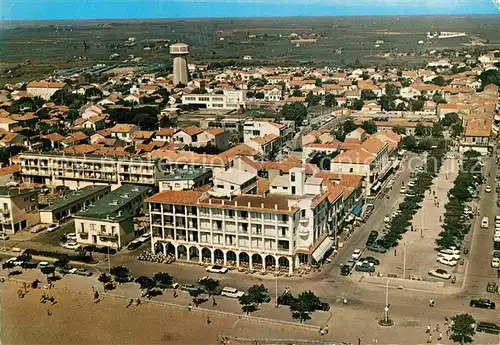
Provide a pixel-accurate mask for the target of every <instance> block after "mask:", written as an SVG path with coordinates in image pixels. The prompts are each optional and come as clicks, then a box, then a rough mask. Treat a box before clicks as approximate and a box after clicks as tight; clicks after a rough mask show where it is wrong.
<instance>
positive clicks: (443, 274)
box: [429, 268, 451, 279]
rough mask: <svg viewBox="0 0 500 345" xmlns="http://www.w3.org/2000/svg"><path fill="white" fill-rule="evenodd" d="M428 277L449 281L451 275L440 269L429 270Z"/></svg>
mask: <svg viewBox="0 0 500 345" xmlns="http://www.w3.org/2000/svg"><path fill="white" fill-rule="evenodd" d="M429 275H430V276H432V277H436V278H441V279H450V278H451V274H450V273H448V271H445V270H443V269H441V268H437V269H434V270H430V271H429Z"/></svg>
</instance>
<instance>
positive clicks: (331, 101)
mask: <svg viewBox="0 0 500 345" xmlns="http://www.w3.org/2000/svg"><path fill="white" fill-rule="evenodd" d="M337 104H338V103H337V99H336V98H335V95H332V94H330V93H329V94H327V95H326V96H325V106H326V107H330V108H332V107H336V106H337Z"/></svg>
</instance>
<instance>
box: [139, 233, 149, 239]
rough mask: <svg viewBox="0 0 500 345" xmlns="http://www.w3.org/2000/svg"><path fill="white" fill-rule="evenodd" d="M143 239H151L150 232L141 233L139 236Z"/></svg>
mask: <svg viewBox="0 0 500 345" xmlns="http://www.w3.org/2000/svg"><path fill="white" fill-rule="evenodd" d="M140 238H141V239H142V240H143V241H148V240H150V239H151V232H146V233H145V234H142V235H141V237H140Z"/></svg>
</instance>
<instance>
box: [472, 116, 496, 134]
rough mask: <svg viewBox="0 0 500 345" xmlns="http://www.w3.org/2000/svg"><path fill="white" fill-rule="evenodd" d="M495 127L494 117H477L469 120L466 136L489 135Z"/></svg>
mask: <svg viewBox="0 0 500 345" xmlns="http://www.w3.org/2000/svg"><path fill="white" fill-rule="evenodd" d="M492 127H493V119H492V118H490V117H487V116H485V117H475V118H472V119H470V120H469V121H467V125H466V127H465V136H469V137H489V136H490V135H491V130H492Z"/></svg>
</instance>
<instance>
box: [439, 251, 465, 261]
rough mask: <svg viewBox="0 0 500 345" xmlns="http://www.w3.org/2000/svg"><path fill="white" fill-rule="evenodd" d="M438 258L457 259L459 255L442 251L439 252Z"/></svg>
mask: <svg viewBox="0 0 500 345" xmlns="http://www.w3.org/2000/svg"><path fill="white" fill-rule="evenodd" d="M438 258H446V259H451V260H456V261H458V260H460V255H458V254H444V253H441V252H439V253H438Z"/></svg>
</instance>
